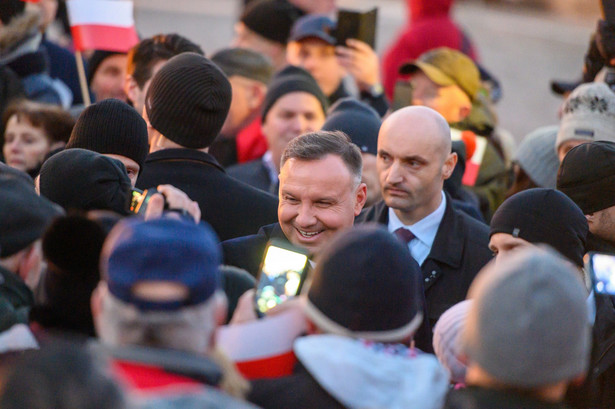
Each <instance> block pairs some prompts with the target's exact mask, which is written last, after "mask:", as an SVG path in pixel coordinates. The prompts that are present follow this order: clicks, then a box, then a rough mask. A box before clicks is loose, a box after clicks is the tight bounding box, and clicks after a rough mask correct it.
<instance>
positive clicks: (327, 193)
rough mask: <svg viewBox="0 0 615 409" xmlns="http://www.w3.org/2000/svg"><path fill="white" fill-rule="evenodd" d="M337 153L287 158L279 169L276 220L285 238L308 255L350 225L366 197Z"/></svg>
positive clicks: (363, 186) (362, 187)
mask: <svg viewBox="0 0 615 409" xmlns="http://www.w3.org/2000/svg"><path fill="white" fill-rule="evenodd" d="M356 182H357V181H356V180H355V177H354V176H353V175H352V174H351V172H350V170H349V169H348V167H347V166H346V165H345V164H344V162H343V161H342V159H341V158H340V157H339V156H337V155H327V156H325V157H324V158H323V159H320V160H313V161H304V160H298V159H289V160H287V161H286V163H284V166H283V167H282V170H281V171H280V204H279V206H278V220H279V222H280V226H281V227H282V230H283V231H284V235H285V236H286V238H287V239H288V240H289V241H290V242H291V243H293V244H295V245H297V246H300V247H304V248H306V249H308V250H309V251H310V252H311V253H312V254H318V252H319V251H320V250H321V249H323V248H324V246H325V245H326V243H327V241H328V240H330V239H331V237H332V236H333V235H335V233H337V232H338V231H340V230H342V229H345V228H348V227H351V226H352V225H353V223H354V218H355V216H357V215H358V214H359V213H360V212H361V209H362V208H363V205H364V204H365V199H366V189H365V185H364V184H362V183H360V184H358V186H357V183H356Z"/></svg>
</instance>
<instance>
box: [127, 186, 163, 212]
mask: <svg viewBox="0 0 615 409" xmlns="http://www.w3.org/2000/svg"><path fill="white" fill-rule="evenodd" d="M154 193H157V191H156V189H145V190H140V189H137V188H132V189H131V190H130V193H129V196H128V204H127V208H128V211H129V212H130V213H134V214H140V215H144V214H145V211H146V210H147V204H148V203H149V200H150V199H151V197H152V195H153V194H154Z"/></svg>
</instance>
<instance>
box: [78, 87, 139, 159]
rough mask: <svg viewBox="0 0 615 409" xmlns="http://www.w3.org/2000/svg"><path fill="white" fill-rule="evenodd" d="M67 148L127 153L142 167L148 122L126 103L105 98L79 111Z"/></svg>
mask: <svg viewBox="0 0 615 409" xmlns="http://www.w3.org/2000/svg"><path fill="white" fill-rule="evenodd" d="M66 148H67V149H70V148H81V149H87V150H90V151H94V152H98V153H102V154H112V155H122V156H126V157H127V158H130V159H132V160H134V161H135V162H137V164H138V165H139V167H140V168H143V162H145V157H146V156H147V152H148V151H149V144H148V141H147V124H146V123H145V121H144V120H143V118H141V115H139V114H138V113H137V111H135V110H134V108H132V107H131V106H129V105H128V104H126V103H124V102H122V101H120V100H119V99H106V100H104V101H101V102H98V103H96V104H93V105H90V106H89V107H87V108H86V109H85V110H84V111H83V112H81V115H79V119H77V123H75V127H74V128H73V132H72V133H71V135H70V139H69V140H68V143H67V144H66Z"/></svg>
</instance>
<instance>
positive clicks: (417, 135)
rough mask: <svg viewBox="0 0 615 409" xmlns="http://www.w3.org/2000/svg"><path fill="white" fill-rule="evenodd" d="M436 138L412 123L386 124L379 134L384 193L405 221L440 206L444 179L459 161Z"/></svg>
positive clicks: (416, 218) (423, 215)
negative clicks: (415, 127) (446, 151)
mask: <svg viewBox="0 0 615 409" xmlns="http://www.w3.org/2000/svg"><path fill="white" fill-rule="evenodd" d="M434 139H435V138H433V137H432V136H430V135H429V132H427V131H426V130H421V129H420V128H419V129H418V131H417V130H415V129H414V128H413V127H412V126H405V127H401V126H391V127H386V128H383V129H381V132H380V134H379V136H378V157H377V161H376V166H377V169H378V174H379V179H380V188H381V192H382V197H383V199H384V201H385V202H386V204H387V206H389V207H391V208H393V209H396V210H397V211H398V212H397V214H398V216H399V217H400V218H401V219H402V221H403V222H404V223H406V224H413V223H414V222H416V221H418V220H420V219H422V218H423V217H425V216H427V215H428V214H430V213H431V212H432V211H434V210H435V209H436V208H437V207H438V205H439V203H440V201H441V193H440V192H441V190H442V186H443V184H444V180H445V179H446V178H448V177H449V176H450V174H451V173H452V171H453V169H454V167H455V164H456V156H455V157H454V156H453V155H447V154H446V153H445V152H443V149H442V147H441V145H440V144H439V143H434ZM404 215H405V216H404ZM405 218H406V219H405ZM404 219H405V220H404ZM410 219H413V220H410Z"/></svg>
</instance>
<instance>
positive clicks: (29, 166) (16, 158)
mask: <svg viewBox="0 0 615 409" xmlns="http://www.w3.org/2000/svg"><path fill="white" fill-rule="evenodd" d="M50 145H51V144H50V142H49V139H47V135H46V134H45V131H44V130H43V129H42V128H36V127H34V126H32V124H31V123H30V121H28V119H26V118H25V117H24V116H23V115H22V116H21V118H19V119H18V118H17V115H13V116H12V117H10V118H9V120H8V122H7V124H6V130H5V132H4V146H3V147H2V152H3V153H4V159H5V161H6V164H7V165H9V166H11V167H13V168H16V169H19V170H22V171H24V172H28V171H30V170H33V169H36V168H37V167H38V166H39V165H40V164H41V163H42V162H43V159H44V158H45V155H47V153H48V152H49V149H50Z"/></svg>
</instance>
